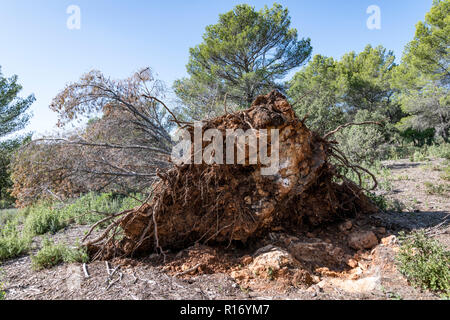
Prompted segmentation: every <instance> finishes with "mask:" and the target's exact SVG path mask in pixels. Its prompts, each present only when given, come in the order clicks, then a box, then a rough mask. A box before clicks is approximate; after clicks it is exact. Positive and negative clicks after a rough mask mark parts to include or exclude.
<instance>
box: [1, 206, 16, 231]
mask: <svg viewBox="0 0 450 320" xmlns="http://www.w3.org/2000/svg"><path fill="white" fill-rule="evenodd" d="M17 213H18V210H17V209H3V210H2V209H0V227H1V226H3V225H5V224H6V223H8V222H9V221H12V220H14V218H15V217H16V216H17Z"/></svg>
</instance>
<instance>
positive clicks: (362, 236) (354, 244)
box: [348, 231, 378, 250]
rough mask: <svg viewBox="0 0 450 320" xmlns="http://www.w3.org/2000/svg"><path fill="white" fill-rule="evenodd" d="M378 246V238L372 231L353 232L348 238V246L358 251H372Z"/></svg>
mask: <svg viewBox="0 0 450 320" xmlns="http://www.w3.org/2000/svg"><path fill="white" fill-rule="evenodd" d="M377 244H378V239H377V236H376V235H375V233H373V232H372V231H365V232H353V233H351V234H350V235H349V236H348V245H349V246H350V247H351V248H353V249H356V250H361V249H372V248H373V247H375V246H376V245H377Z"/></svg>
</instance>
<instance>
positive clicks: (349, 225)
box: [339, 220, 353, 232]
mask: <svg viewBox="0 0 450 320" xmlns="http://www.w3.org/2000/svg"><path fill="white" fill-rule="evenodd" d="M352 227H353V223H352V222H351V221H350V220H348V221H345V222H344V223H341V224H340V225H339V230H340V231H342V232H344V231H347V230H350V229H351V228H352Z"/></svg>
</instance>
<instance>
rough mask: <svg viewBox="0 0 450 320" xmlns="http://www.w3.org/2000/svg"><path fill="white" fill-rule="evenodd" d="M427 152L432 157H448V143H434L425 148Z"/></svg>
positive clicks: (449, 149) (449, 147)
mask: <svg viewBox="0 0 450 320" xmlns="http://www.w3.org/2000/svg"><path fill="white" fill-rule="evenodd" d="M427 154H428V155H429V156H430V157H433V158H444V159H450V143H441V144H439V145H438V144H434V145H432V146H429V147H428V148H427Z"/></svg>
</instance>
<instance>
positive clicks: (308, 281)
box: [292, 269, 315, 287]
mask: <svg viewBox="0 0 450 320" xmlns="http://www.w3.org/2000/svg"><path fill="white" fill-rule="evenodd" d="M314 283H315V281H314V278H313V277H312V276H311V274H310V273H309V272H308V271H306V270H303V269H299V270H297V271H296V272H295V273H294V276H293V278H292V284H293V285H294V286H297V285H304V286H307V287H310V286H312V285H313V284H314Z"/></svg>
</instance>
